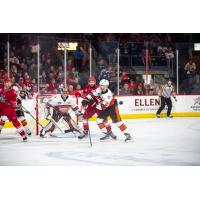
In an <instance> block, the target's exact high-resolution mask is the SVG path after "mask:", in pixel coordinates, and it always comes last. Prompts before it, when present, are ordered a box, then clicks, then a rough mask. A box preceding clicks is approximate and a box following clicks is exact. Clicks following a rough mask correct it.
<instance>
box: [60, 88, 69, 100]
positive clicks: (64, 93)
mask: <svg viewBox="0 0 200 200" xmlns="http://www.w3.org/2000/svg"><path fill="white" fill-rule="evenodd" d="M68 96H69V90H68V87H64V88H62V90H61V97H62V98H64V99H67V97H68Z"/></svg>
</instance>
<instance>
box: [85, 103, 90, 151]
mask: <svg viewBox="0 0 200 200" xmlns="http://www.w3.org/2000/svg"><path fill="white" fill-rule="evenodd" d="M83 109H84V111H85V113H86V116H87V108H86V106H83ZM87 124H88V118H87ZM88 136H89V139H90V146H91V147H92V138H91V134H90V127H89V124H88Z"/></svg>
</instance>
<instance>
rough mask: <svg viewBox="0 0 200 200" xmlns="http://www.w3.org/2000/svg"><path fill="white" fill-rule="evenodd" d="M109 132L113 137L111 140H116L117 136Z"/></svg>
mask: <svg viewBox="0 0 200 200" xmlns="http://www.w3.org/2000/svg"><path fill="white" fill-rule="evenodd" d="M109 134H110V137H111V138H112V139H113V140H116V139H117V136H116V135H115V134H114V133H113V132H109Z"/></svg>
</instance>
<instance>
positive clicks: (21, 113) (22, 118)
mask: <svg viewBox="0 0 200 200" xmlns="http://www.w3.org/2000/svg"><path fill="white" fill-rule="evenodd" d="M14 89H15V91H16V92H17V93H18V96H17V108H16V114H17V117H18V118H19V121H20V122H21V124H22V126H23V127H24V129H25V131H26V133H27V135H29V136H31V131H30V129H29V127H28V123H27V121H26V118H25V115H24V111H23V108H22V101H23V100H25V99H29V98H30V94H29V93H28V92H27V88H26V86H23V87H22V90H21V91H20V92H19V89H18V88H17V87H16V86H15V87H14Z"/></svg>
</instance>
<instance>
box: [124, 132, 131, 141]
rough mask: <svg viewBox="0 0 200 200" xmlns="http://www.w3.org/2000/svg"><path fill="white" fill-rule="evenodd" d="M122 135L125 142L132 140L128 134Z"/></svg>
mask: <svg viewBox="0 0 200 200" xmlns="http://www.w3.org/2000/svg"><path fill="white" fill-rule="evenodd" d="M124 135H125V137H126V138H125V142H127V141H129V140H131V139H132V137H131V135H130V134H129V133H124Z"/></svg>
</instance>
